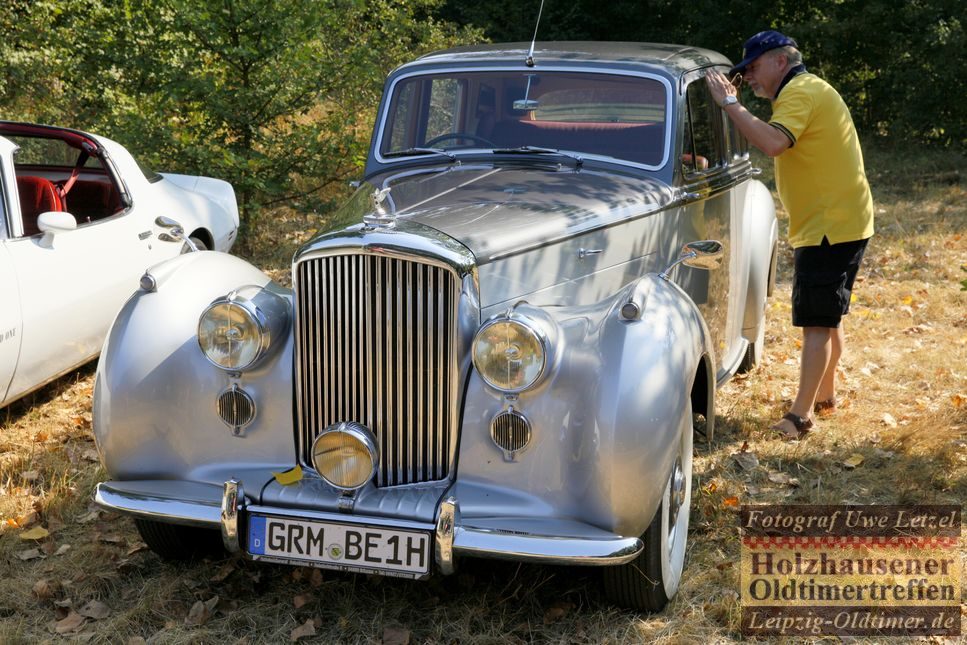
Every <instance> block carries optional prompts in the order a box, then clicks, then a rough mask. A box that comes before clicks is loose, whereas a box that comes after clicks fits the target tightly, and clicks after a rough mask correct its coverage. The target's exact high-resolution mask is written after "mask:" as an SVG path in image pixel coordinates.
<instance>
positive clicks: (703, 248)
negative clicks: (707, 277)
mask: <svg viewBox="0 0 967 645" xmlns="http://www.w3.org/2000/svg"><path fill="white" fill-rule="evenodd" d="M724 255H725V249H724V248H723V247H722V243H721V242H719V241H718V240H698V241H696V242H689V243H688V244H686V245H685V246H683V247H682V252H681V253H680V254H679V255H678V259H677V260H675V261H674V262H672V263H671V264H670V265H669V266H668V268H667V269H665V270H664V271H662V272H661V273H659V274H658V277H659V278H661V279H663V280H668V279H669V278H668V272H669V271H671V270H672V269H674V268H675V267H676V266H678V265H679V264H683V263H684V264H685V266H689V267H693V268H695V269H705V270H712V269H717V268H719V265H720V264H721V263H722V257H723V256H724Z"/></svg>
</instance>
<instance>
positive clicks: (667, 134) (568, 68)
mask: <svg viewBox="0 0 967 645" xmlns="http://www.w3.org/2000/svg"><path fill="white" fill-rule="evenodd" d="M539 71H540V72H542V73H543V72H552V73H556V72H578V73H583V74H597V75H603V76H633V77H636V78H643V79H648V80H652V81H658V82H659V83H661V84H662V86H663V87H664V88H665V122H664V146H663V148H664V149H663V150H662V158H661V162H660V163H659V164H658V165H649V164H643V163H637V162H634V161H629V160H627V159H620V158H618V157H608V156H605V155H599V154H594V153H588V152H584V151H583V150H568V149H564V148H562V150H565V151H567V152H575V153H579V154H580V155H581V157H582V158H583V159H585V160H589V159H590V160H593V161H601V162H604V163H612V164H617V165H620V166H626V167H629V168H637V169H640V170H650V171H656V170H661V169H662V168H664V167H665V166H666V165H667V164H668V160H669V157H670V155H671V145H672V141H671V126H672V121H674V120H675V118H674V111H673V108H674V105H675V101H674V98H673V96H674V94H675V93H674V92H673V87H672V83H671V81H669V80H668V79H667V78H665V77H664V76H662V75H660V74H655V73H653V72H639V71H634V70H628V69H606V68H598V67H589V66H584V65H547V66H545V65H541V67H540V70H539ZM454 72H526V70H521V68H520V67H519V66H515V65H497V66H487V65H473V66H451V67H438V68H437V67H427V68H423V69H419V70H414V71H412V72H407V73H404V74H400V75H399V76H397V77H396V78H394V79H393V81H392V82H391V83H390V85H389V87H387V88H386V91H385V95H386V101H385V107H384V108H383V110H382V111H381V112H380V115H379V120H378V121H377V124H378V125H377V128H376V137H375V139H374V143H373V158H374V159H375V160H376V162H377V163H379V164H380V165H383V166H390V165H393V164H399V163H407V162H412V161H414V160H421V161H425V160H426V157H425V156H421V155H410V156H408V157H389V158H387V157H384V156H383V155H382V154H381V152H380V151H381V149H382V147H383V133H384V132H385V131H386V121H387V118H388V117H389V111H390V107H391V106H392V104H393V101H392V100H391V99H392V97H393V96H394V92H395V90H396V85H397V83H399V82H400V81H403V80H406V79H409V78H413V77H414V76H438V75H441V74H448V73H454ZM482 150H487V149H486V148H469V149H465V150H448V151H447V152H449V153H450V154H454V155H457V156H466V155H479V154H481V151H482ZM491 154H493V153H491Z"/></svg>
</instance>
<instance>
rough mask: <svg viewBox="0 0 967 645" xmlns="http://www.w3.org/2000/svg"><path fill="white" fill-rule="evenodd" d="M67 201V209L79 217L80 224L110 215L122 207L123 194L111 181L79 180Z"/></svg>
mask: <svg viewBox="0 0 967 645" xmlns="http://www.w3.org/2000/svg"><path fill="white" fill-rule="evenodd" d="M65 201H66V204H65V205H64V206H65V210H66V211H67V212H69V213H70V214H71V215H73V216H74V217H76V218H77V223H78V224H82V223H84V222H92V221H94V220H97V219H101V218H102V217H109V216H110V215H113V214H114V213H116V212H118V210H120V208H121V195H120V193H118V190H117V188H115V187H114V184H113V183H111V182H110V181H97V180H94V181H89V180H80V181H77V182H75V183H74V185H73V186H71V189H70V191H68V193H67V196H66V197H65Z"/></svg>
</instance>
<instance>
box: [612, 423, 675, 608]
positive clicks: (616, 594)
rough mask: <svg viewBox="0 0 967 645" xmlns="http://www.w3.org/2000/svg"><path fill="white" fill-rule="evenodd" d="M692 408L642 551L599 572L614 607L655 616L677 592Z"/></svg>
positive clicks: (646, 532)
mask: <svg viewBox="0 0 967 645" xmlns="http://www.w3.org/2000/svg"><path fill="white" fill-rule="evenodd" d="M691 418H692V415H691V410H689V411H688V414H686V415H685V419H686V420H687V425H686V424H683V425H684V427H683V428H682V430H681V438H680V440H679V449H678V455H677V457H676V459H675V464H674V466H672V472H671V474H670V475H669V477H668V481H667V482H666V484H665V492H664V495H663V496H662V501H661V504H660V505H659V506H658V510H657V511H655V517H654V518H653V519H652V521H651V524H650V525H649V526H648V529H647V530H646V531H645V533H644V535H642V536H641V538H642V541H643V542H644V543H645V547H644V549H643V550H642V552H641V553H640V554H639V555H638V557H637V558H635V559H634V560H632V561H631V562H629V563H628V564H623V565H620V566H617V567H608V568H606V569H604V570H603V573H604V592H605V594H606V595H607V597H608V598H609V599H610V600H611V602H613V603H614V604H616V605H618V606H620V607H625V608H627V609H634V610H638V611H647V612H657V611H661V610H662V609H664V607H665V605H666V604H668V601H669V600H671V599H672V598H673V597H674V596H675V594H676V593H677V592H678V585H679V583H680V582H681V579H682V569H683V568H684V566H685V545H686V543H687V541H688V515H689V508H690V506H691V500H692V436H693V428H692V426H691Z"/></svg>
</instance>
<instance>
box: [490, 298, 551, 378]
mask: <svg viewBox="0 0 967 645" xmlns="http://www.w3.org/2000/svg"><path fill="white" fill-rule="evenodd" d="M546 346H547V343H546V339H545V336H544V334H542V333H541V332H539V331H538V329H537V327H536V325H534V324H532V323H531V321H529V320H528V319H527V318H525V317H523V316H520V317H503V318H495V319H493V320H491V321H489V322H487V323H484V325H483V327H481V328H480V329H479V330H478V331H477V335H476V336H474V339H473V365H474V367H475V368H476V369H477V372H479V373H480V376H481V378H483V380H484V381H485V382H486V383H487V385H489V386H490V387H492V388H494V389H495V390H499V391H501V392H521V391H523V390H526V389H528V388H530V387H532V386H533V385H534V384H535V383H537V381H538V379H540V377H541V375H542V374H543V373H544V367H545V364H546V361H547V352H546Z"/></svg>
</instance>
